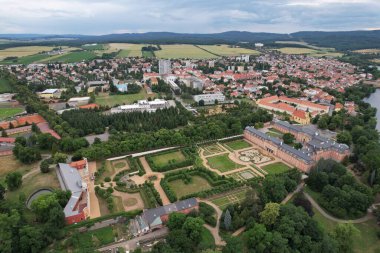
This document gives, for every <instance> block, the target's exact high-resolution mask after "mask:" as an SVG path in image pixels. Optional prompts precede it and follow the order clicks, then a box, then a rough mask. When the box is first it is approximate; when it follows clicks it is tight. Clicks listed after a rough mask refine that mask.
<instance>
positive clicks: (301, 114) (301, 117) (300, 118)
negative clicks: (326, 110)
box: [292, 110, 310, 125]
mask: <svg viewBox="0 0 380 253" xmlns="http://www.w3.org/2000/svg"><path fill="white" fill-rule="evenodd" d="M292 120H293V121H295V122H297V123H299V124H302V125H307V124H310V115H309V113H308V112H305V111H302V110H295V111H294V112H293V114H292Z"/></svg>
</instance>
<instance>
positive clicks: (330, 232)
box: [0, 41, 380, 253]
mask: <svg viewBox="0 0 380 253" xmlns="http://www.w3.org/2000/svg"><path fill="white" fill-rule="evenodd" d="M131 45H132V44H128V43H125V44H123V43H119V44H118V46H119V47H122V48H129V47H130V46H131ZM108 46H109V45H108ZM108 46H107V45H106V44H104V45H103V44H97V43H94V44H84V45H83V46H82V47H85V48H96V49H94V50H99V49H98V48H107V47H108ZM165 46H166V47H170V46H173V45H150V46H149V47H143V48H141V52H142V55H141V56H143V55H144V52H150V53H151V54H149V57H147V56H146V55H144V57H139V56H130V57H128V56H126V57H108V58H104V57H97V58H96V59H91V60H80V61H73V62H71V63H65V62H59V61H51V62H46V63H30V64H18V63H17V62H10V63H9V64H3V65H0V91H1V92H0V93H1V94H0V120H1V121H0V131H1V137H0V167H1V169H0V210H1V214H0V221H1V224H3V226H2V227H1V228H0V241H1V242H2V243H1V245H0V252H150V251H152V252H224V253H228V252H306V251H312V252H351V251H349V250H348V249H354V250H355V252H372V250H379V249H380V246H379V242H378V240H379V239H378V235H379V232H380V228H379V227H378V223H379V221H380V209H379V207H378V206H379V204H380V202H379V196H378V187H379V185H380V176H379V172H380V171H379V170H380V169H379V168H380V160H379V158H378V154H379V152H380V143H379V133H378V131H377V130H376V127H377V121H376V109H375V108H373V107H371V105H372V104H369V103H367V102H366V99H368V97H371V96H372V95H375V94H376V93H375V91H376V89H375V87H374V86H373V83H374V82H375V83H376V82H378V79H377V78H378V77H377V75H378V71H377V70H374V69H372V68H362V67H359V66H357V65H355V64H354V63H348V62H347V61H343V60H342V58H339V57H334V56H331V55H327V56H326V55H319V56H318V55H310V54H306V53H294V51H292V53H286V52H285V51H284V50H283V51H284V52H282V51H281V50H277V49H276V48H273V46H272V45H266V43H265V42H262V41H257V42H256V43H254V44H253V46H251V47H248V46H247V48H244V47H243V46H242V45H239V46H227V45H224V46H220V45H208V46H203V47H204V48H203V49H202V50H203V51H205V50H206V49H207V51H205V52H206V53H208V54H211V53H210V52H212V49H214V48H218V47H223V48H222V49H219V50H221V51H223V50H227V51H228V50H231V51H233V53H229V55H220V54H218V55H215V54H214V56H217V57H211V58H208V57H152V55H153V56H154V55H158V54H159V53H158V52H159V51H160V50H165ZM176 46H177V47H181V45H176ZM182 46H184V45H182ZM188 46H189V45H186V47H188ZM194 47H195V46H194ZM199 47H200V46H199ZM196 48H198V46H197V47H196ZM198 49H199V48H198ZM292 49H293V50H294V48H292ZM301 49H302V48H301ZM67 50H68V49H67V48H64V49H62V48H54V49H52V50H51V51H48V52H47V53H46V52H45V53H44V57H45V56H46V57H60V56H61V55H64V54H65V53H66V52H67ZM124 50H125V49H124ZM128 50H132V49H130V48H129V49H128ZM199 50H200V49H199ZM0 51H1V50H0ZM118 52H119V53H120V51H118ZM121 52H122V51H121ZM111 54H112V53H111ZM145 54H147V53H145ZM334 54H335V53H334ZM25 57H28V56H25ZM9 228H13V229H14V230H16V228H17V229H19V231H18V230H17V231H18V232H17V238H20V239H17V240H19V245H18V246H13V243H14V240H15V239H14V238H13V239H12V233H16V232H14V231H13V232H12V231H10V230H9ZM373 252H377V251H373Z"/></svg>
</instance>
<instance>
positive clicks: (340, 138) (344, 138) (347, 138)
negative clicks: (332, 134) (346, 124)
mask: <svg viewBox="0 0 380 253" xmlns="http://www.w3.org/2000/svg"><path fill="white" fill-rule="evenodd" d="M336 140H337V142H339V143H344V144H347V145H351V142H352V136H351V134H350V132H348V131H342V132H340V133H338V134H337V136H336Z"/></svg>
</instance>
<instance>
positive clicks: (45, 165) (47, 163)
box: [40, 159, 50, 173]
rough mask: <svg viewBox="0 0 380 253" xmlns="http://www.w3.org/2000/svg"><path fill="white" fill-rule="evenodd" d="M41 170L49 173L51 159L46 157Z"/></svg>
mask: <svg viewBox="0 0 380 253" xmlns="http://www.w3.org/2000/svg"><path fill="white" fill-rule="evenodd" d="M40 170H41V172H42V173H48V172H49V171H50V160H49V159H45V160H43V161H42V162H41V164H40Z"/></svg>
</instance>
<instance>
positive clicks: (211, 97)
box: [193, 93, 226, 105]
mask: <svg viewBox="0 0 380 253" xmlns="http://www.w3.org/2000/svg"><path fill="white" fill-rule="evenodd" d="M193 98H194V101H195V102H197V103H199V101H201V100H203V101H204V103H205V104H206V105H210V104H215V101H218V102H222V103H223V102H224V101H225V100H226V96H224V95H223V94H222V93H210V94H201V95H195V96H194V97H193Z"/></svg>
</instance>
